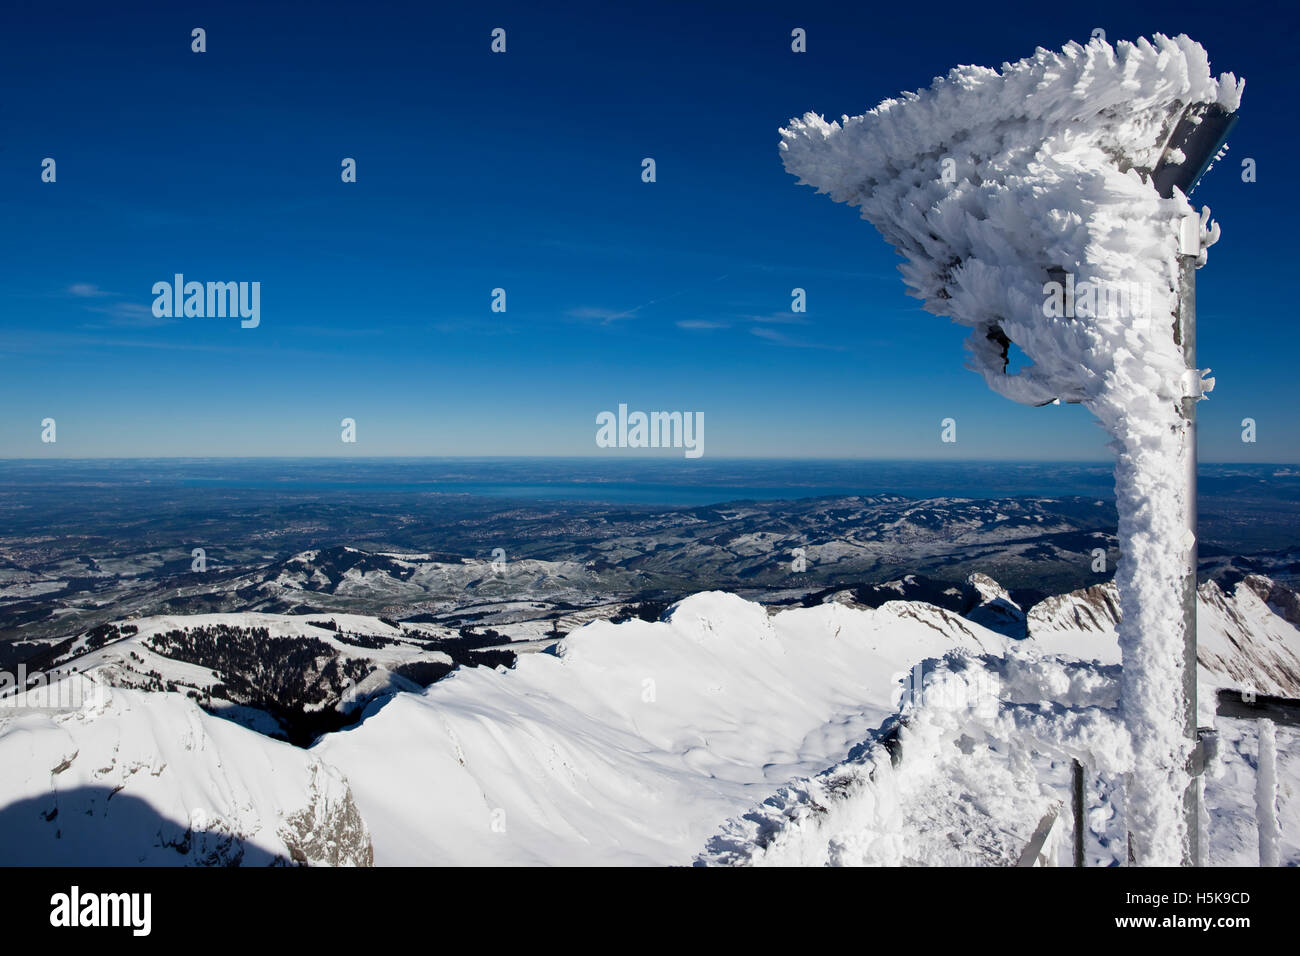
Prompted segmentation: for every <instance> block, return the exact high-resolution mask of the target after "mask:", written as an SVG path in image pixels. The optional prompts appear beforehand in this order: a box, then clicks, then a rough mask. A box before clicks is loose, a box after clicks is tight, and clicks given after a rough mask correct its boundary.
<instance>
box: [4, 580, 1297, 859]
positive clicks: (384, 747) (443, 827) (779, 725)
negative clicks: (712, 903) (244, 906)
mask: <svg viewBox="0 0 1300 956" xmlns="http://www.w3.org/2000/svg"><path fill="white" fill-rule="evenodd" d="M1248 582H1249V583H1247V582H1243V583H1242V584H1239V585H1238V586H1237V587H1236V588H1235V589H1234V591H1233V592H1232V594H1227V595H1225V594H1224V593H1223V592H1222V591H1219V590H1218V589H1217V588H1214V589H1213V590H1211V587H1210V586H1206V587H1205V588H1203V589H1202V605H1201V620H1202V640H1203V647H1205V648H1206V649H1207V652H1208V653H1207V656H1206V658H1205V659H1204V661H1203V663H1204V664H1205V665H1206V666H1205V667H1204V668H1203V669H1202V691H1201V693H1202V699H1211V698H1212V694H1213V690H1214V688H1215V687H1217V686H1231V687H1241V686H1243V685H1242V682H1241V680H1240V674H1241V672H1242V668H1257V669H1259V670H1260V671H1261V673H1266V674H1267V675H1268V676H1266V677H1262V678H1260V680H1261V681H1263V683H1257V684H1256V685H1255V687H1254V689H1257V690H1260V691H1265V692H1267V691H1274V692H1278V693H1284V694H1286V695H1288V696H1300V632H1298V631H1297V630H1296V628H1295V627H1294V626H1293V625H1292V624H1290V623H1289V622H1288V621H1287V620H1286V619H1284V618H1283V616H1282V615H1281V614H1280V613H1279V612H1278V611H1277V609H1276V608H1274V607H1273V606H1271V605H1270V604H1269V603H1268V602H1266V601H1265V600H1264V599H1263V598H1261V595H1268V594H1270V593H1272V592H1271V590H1270V588H1271V585H1270V583H1269V582H1267V581H1266V580H1265V579H1262V578H1255V579H1248ZM986 584H987V586H989V587H993V586H994V585H991V584H988V583H987V582H986ZM1107 591H1111V592H1112V593H1110V594H1109V596H1108V595H1107ZM1114 601H1115V599H1114V595H1113V589H1110V588H1109V587H1108V586H1102V587H1100V588H1090V589H1088V590H1086V591H1079V592H1075V593H1074V594H1071V595H1066V596H1063V597H1061V598H1056V599H1053V600H1052V601H1051V603H1050V604H1047V603H1046V602H1045V603H1044V604H1043V605H1039V606H1038V607H1036V608H1035V609H1034V610H1032V611H1031V613H1030V614H1029V616H1028V621H1029V637H1028V638H1027V639H1024V640H1016V639H1013V638H1009V637H1005V636H1003V635H1001V634H998V633H995V632H994V631H991V630H988V629H986V628H984V627H982V626H980V625H979V624H976V623H974V622H972V621H970V620H967V619H966V618H963V617H960V616H958V615H956V614H954V613H951V612H949V611H945V610H943V609H940V608H937V607H935V606H933V605H929V604H925V603H922V602H915V601H892V602H889V603H887V604H885V605H883V606H882V607H880V608H877V609H875V610H872V609H868V608H864V607H859V606H851V605H848V604H845V603H840V602H832V603H827V604H822V605H817V606H815V607H810V608H796V609H791V610H784V611H781V612H779V613H776V614H769V612H768V610H767V609H766V608H764V607H762V606H760V605H757V604H753V603H750V602H748V601H745V600H743V599H741V598H739V597H736V596H734V595H730V594H722V593H716V592H715V593H705V594H698V595H694V596H692V597H690V598H688V599H686V600H685V601H683V602H681V603H680V604H679V605H677V606H676V607H675V608H674V609H673V611H672V612H671V616H670V618H669V619H668V620H667V621H663V622H658V623H647V622H643V621H637V620H633V621H628V622H625V623H622V624H617V625H614V624H609V623H606V622H594V623H591V624H588V625H587V626H585V627H583V628H581V629H580V630H578V631H576V632H574V633H572V634H570V635H569V636H568V637H566V638H565V639H564V640H563V641H561V642H560V643H559V644H558V645H557V646H556V647H555V651H554V653H541V654H530V655H523V656H521V657H520V658H519V660H518V663H517V664H516V666H515V667H514V668H513V669H510V670H506V669H498V670H490V669H488V668H485V667H479V668H470V669H462V670H460V671H457V672H454V673H453V674H452V675H451V676H449V677H448V678H446V679H444V680H442V681H440V682H438V683H435V684H433V685H431V686H430V687H429V688H427V689H425V690H423V691H421V692H418V693H411V692H402V693H397V694H395V695H393V696H391V697H389V698H387V699H386V700H383V701H375V702H373V703H371V704H370V705H369V707H368V708H367V711H366V713H365V717H364V720H363V722H362V723H361V724H359V725H357V726H355V727H354V728H351V729H349V730H345V731H340V732H337V733H332V734H328V735H326V736H324V737H322V738H321V739H320V740H319V741H318V743H317V744H316V745H315V746H314V747H313V748H311V749H310V750H307V751H303V750H300V749H296V748H294V747H291V746H289V745H287V744H282V743H279V742H276V741H273V740H269V739H267V738H265V737H263V736H261V735H259V734H257V733H254V732H253V731H251V730H248V729H246V728H244V727H242V726H238V725H237V724H235V723H233V722H230V721H226V720H221V719H218V718H215V717H212V716H209V715H207V714H204V713H203V712H202V710H201V709H200V708H199V707H198V706H197V704H196V703H195V702H194V701H193V700H191V699H189V698H187V697H184V696H182V695H180V694H175V693H162V692H143V691H138V690H130V689H123V688H115V687H109V688H107V689H106V690H105V694H106V695H107V696H106V699H105V700H102V701H99V702H93V703H92V704H91V705H90V706H87V707H86V708H84V709H83V710H82V711H81V712H79V713H65V714H30V713H29V714H25V715H18V714H13V715H11V714H9V712H8V711H6V710H5V709H3V708H0V761H2V762H3V763H2V764H0V765H3V766H5V767H7V768H15V769H11V770H7V771H6V773H5V775H4V776H3V778H0V828H2V831H3V833H4V834H5V836H6V839H5V840H4V841H0V848H2V849H0V862H41V861H43V862H116V863H136V862H146V863H174V864H197V863H204V862H228V861H230V860H232V859H234V858H240V859H242V860H243V862H245V863H255V862H276V861H282V862H288V861H298V862H301V861H302V860H306V861H307V862H309V863H313V864H318V863H325V864H338V863H364V862H367V861H369V860H370V859H371V849H372V846H373V862H375V863H376V864H380V865H395V864H464V865H486V864H683V865H684V864H689V863H691V862H693V861H695V860H697V859H698V860H699V861H700V862H708V863H795V862H802V863H814V862H821V863H907V864H912V863H925V864H942V863H980V864H1005V863H1011V862H1015V860H1016V859H1017V856H1018V854H1019V853H1020V852H1021V851H1022V850H1023V848H1024V846H1025V844H1026V843H1027V842H1028V839H1029V836H1030V834H1031V833H1032V832H1033V830H1034V827H1035V825H1036V824H1037V822H1038V821H1039V820H1040V819H1041V818H1042V816H1043V813H1044V812H1045V810H1046V808H1047V807H1049V806H1051V805H1053V804H1054V803H1055V802H1058V801H1060V800H1063V799H1066V798H1065V794H1066V792H1067V791H1066V790H1065V781H1066V777H1065V774H1066V772H1067V766H1068V763H1067V761H1066V760H1065V756H1066V755H1071V754H1083V755H1084V756H1085V759H1086V762H1087V763H1088V766H1089V768H1090V779H1089V787H1088V792H1089V800H1090V802H1089V813H1088V821H1089V827H1090V835H1089V843H1088V859H1089V862H1090V863H1093V864H1097V863H1111V862H1115V860H1116V859H1117V858H1118V854H1119V850H1118V846H1119V844H1120V842H1121V841H1122V833H1123V829H1124V799H1123V788H1122V786H1120V783H1119V780H1120V775H1119V773H1118V768H1122V767H1123V766H1124V765H1125V762H1126V760H1127V758H1128V751H1127V736H1126V735H1125V734H1122V733H1120V732H1119V727H1120V725H1119V724H1118V716H1117V712H1116V711H1115V709H1114V705H1115V701H1116V699H1117V688H1116V681H1115V671H1116V668H1115V666H1114V664H1103V663H1096V662H1093V660H1092V659H1093V658H1096V659H1097V661H1114V660H1116V659H1117V658H1118V654H1119V652H1118V641H1117V638H1116V632H1115V616H1114V614H1113V613H1108V612H1107V611H1106V608H1108V607H1113V605H1114ZM168 623H183V619H177V620H176V621H174V622H168ZM348 623H349V625H350V626H353V627H356V628H358V629H363V628H365V627H367V626H368V625H367V624H365V622H361V621H349V622H348ZM159 626H162V624H161V622H160V624H159ZM373 626H375V627H380V626H383V625H382V624H381V623H380V622H377V621H376V622H373ZM278 627H280V628H283V629H286V630H291V629H292V625H290V624H289V623H283V624H281V625H278ZM110 646H112V645H110ZM1069 647H1076V648H1081V649H1082V650H1081V651H1080V652H1077V653H1073V654H1071V653H1069V652H1068V651H1067V653H1062V651H1063V650H1065V649H1067V648H1069ZM921 662H927V663H925V664H924V665H923V674H924V682H923V683H924V687H923V704H924V706H921V707H919V708H917V707H913V708H911V709H912V710H913V711H919V713H914V714H913V715H912V717H911V724H910V725H909V727H910V729H909V730H908V731H907V734H906V737H905V740H904V744H905V746H904V751H903V752H904V760H903V762H902V763H901V764H900V767H899V769H898V771H897V772H896V773H895V772H894V771H893V768H892V767H890V764H889V761H888V759H887V758H886V759H885V760H884V761H883V766H885V767H890V769H889V770H887V771H884V773H885V774H886V776H885V777H883V778H881V779H883V780H884V781H885V782H883V783H882V782H880V780H877V781H872V780H871V779H870V777H871V769H872V767H873V766H875V765H876V764H879V763H881V761H880V760H879V754H880V751H879V749H878V741H877V735H876V733H875V731H876V730H877V729H878V728H880V727H881V726H882V725H883V724H885V723H886V722H887V721H889V720H890V719H891V718H892V717H893V715H895V714H896V713H897V712H898V711H899V710H900V707H904V709H906V708H907V705H909V703H911V701H910V699H909V698H905V697H904V695H905V694H906V693H907V692H908V682H909V679H910V678H911V677H912V675H913V674H914V673H915V672H914V670H913V668H914V666H915V665H917V664H919V663H921ZM105 663H107V661H105ZM111 673H112V670H111V669H104V670H102V671H98V672H92V674H91V675H89V676H88V675H84V674H83V675H78V676H77V677H75V678H70V679H69V680H78V681H86V682H89V681H92V680H95V679H96V678H97V677H99V678H103V677H107V676H109V675H111ZM989 675H992V677H990V676H989ZM994 678H995V680H994ZM981 681H983V682H984V683H981ZM55 686H56V687H57V686H59V685H55ZM981 687H984V688H986V689H996V695H990V694H983V695H977V694H972V693H970V690H971V689H976V690H978V689H980V688H981ZM945 688H947V690H945ZM51 692H52V691H51ZM993 696H997V697H1000V698H1001V700H1002V702H1003V703H992V702H991V701H992V697H993ZM945 700H948V701H956V703H955V704H949V705H947V706H935V705H936V704H937V705H942V704H943V702H944V701H945ZM1016 702H1019V703H1018V706H1015V707H1013V708H1012V709H1010V710H1009V709H1007V707H1005V706H1004V704H1016ZM1049 702H1050V703H1049ZM975 704H978V706H974V705H975ZM968 705H969V706H968ZM1011 721H1013V722H1014V729H1013V723H1009V722H1011ZM1216 723H1217V725H1218V726H1219V727H1220V728H1221V729H1222V730H1223V731H1224V737H1225V744H1224V748H1223V749H1224V754H1223V758H1222V759H1221V760H1220V761H1219V767H1218V769H1216V770H1215V771H1214V772H1215V773H1217V774H1218V776H1212V777H1211V778H1210V779H1209V780H1207V784H1206V787H1207V799H1206V803H1207V806H1208V808H1209V811H1210V816H1211V820H1210V824H1209V827H1210V862H1211V863H1223V862H1239V863H1253V862H1255V861H1256V860H1257V859H1258V846H1257V843H1258V841H1257V831H1256V825H1255V818H1254V793H1255V789H1256V782H1257V774H1256V773H1255V769H1254V761H1255V755H1256V750H1255V747H1256V746H1257V745H1256V742H1255V736H1254V735H1255V732H1256V731H1255V728H1254V727H1252V726H1251V725H1250V722H1247V721H1222V720H1220V721H1217V722H1216ZM1008 741H1012V742H1014V746H1010V745H1009V744H1008ZM1031 742H1032V746H1033V748H1034V749H1036V750H1038V751H1040V755H1039V756H1037V757H1034V758H1032V759H1030V758H1029V748H1030V746H1031ZM1277 743H1278V746H1277V751H1278V757H1277V762H1276V780H1277V784H1276V786H1277V791H1278V798H1277V803H1278V814H1277V816H1278V821H1279V827H1280V830H1281V844H1280V852H1281V860H1282V862H1284V863H1292V864H1295V863H1300V802H1297V796H1298V795H1300V740H1297V739H1296V735H1295V733H1294V732H1293V731H1291V730H1288V729H1286V728H1278V729H1277ZM846 761H847V762H846ZM837 765H838V766H837ZM827 768H832V769H830V770H829V771H827ZM824 771H825V772H824ZM850 778H851V779H852V780H856V781H857V783H856V784H854V787H856V789H853V791H852V793H848V797H851V798H855V799H841V798H842V797H844V796H845V793H846V788H847V784H845V785H844V786H840V785H838V784H836V781H837V780H841V779H844V780H849V779H850ZM890 781H892V783H891V782H890ZM867 783H870V784H871V786H870V787H868V786H866V784H867ZM783 788H784V789H783ZM774 795H775V796H774ZM769 798H772V800H773V802H771V803H768V804H766V805H765V804H764V801H768V800H769ZM868 798H869V799H870V801H874V802H867V801H868ZM1067 806H1068V804H1067ZM818 807H820V808H824V809H825V810H826V811H828V812H827V813H822V812H821V811H819V810H818V809H817V808H818ZM87 811H89V815H88V813H87ZM805 817H807V818H808V819H805ZM823 817H825V818H826V819H828V820H830V823H829V824H828V823H824V822H822V819H823ZM1066 817H1067V818H1068V813H1067V814H1066ZM747 818H748V819H747ZM801 821H802V822H801ZM751 824H752V828H751ZM1067 830H1068V821H1067V820H1064V819H1063V820H1062V821H1060V822H1058V825H1057V826H1056V827H1054V829H1053V831H1052V834H1051V837H1050V840H1049V843H1048V845H1047V847H1046V848H1045V853H1046V854H1048V855H1049V856H1050V855H1051V854H1052V853H1053V851H1058V852H1060V853H1066V854H1068V846H1067V844H1068V840H1066V841H1064V842H1062V834H1063V833H1064V832H1066V831H1067ZM786 831H789V833H788V834H787V835H785V836H782V837H781V838H780V839H779V840H775V842H774V840H773V838H772V835H773V834H776V833H783V834H785V833H786ZM846 834H848V836H846ZM849 836H851V837H852V838H851V839H850V838H849ZM372 841H373V842H372ZM769 847H775V848H774V849H769Z"/></svg>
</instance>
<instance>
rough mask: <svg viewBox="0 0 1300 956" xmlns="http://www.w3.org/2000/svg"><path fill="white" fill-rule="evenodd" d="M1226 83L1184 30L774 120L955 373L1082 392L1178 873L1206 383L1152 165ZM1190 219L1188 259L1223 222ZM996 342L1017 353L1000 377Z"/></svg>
mask: <svg viewBox="0 0 1300 956" xmlns="http://www.w3.org/2000/svg"><path fill="white" fill-rule="evenodd" d="M1242 88H1243V83H1242V82H1241V81H1239V80H1238V79H1237V78H1236V77H1234V76H1233V75H1232V74H1224V75H1222V76H1220V77H1219V78H1218V79H1217V80H1216V79H1215V78H1213V77H1212V76H1211V74H1210V70H1209V61H1208V58H1207V56H1206V53H1205V50H1204V49H1203V48H1202V47H1201V46H1200V45H1199V44H1197V43H1195V42H1193V41H1192V40H1190V39H1189V38H1187V37H1185V36H1179V37H1176V38H1174V39H1170V38H1168V37H1165V36H1161V35H1157V36H1155V37H1154V38H1153V39H1152V40H1151V41H1147V40H1145V39H1142V40H1139V41H1137V42H1135V43H1126V42H1121V43H1118V44H1116V45H1115V46H1114V47H1112V46H1111V45H1110V44H1108V43H1106V42H1105V41H1103V40H1093V41H1092V42H1090V43H1089V44H1088V45H1087V46H1080V45H1079V44H1076V43H1071V44H1069V45H1067V46H1066V47H1065V48H1064V49H1063V50H1062V51H1061V52H1060V53H1055V52H1051V51H1048V50H1045V49H1041V48H1040V49H1039V50H1037V51H1036V52H1035V53H1034V55H1033V56H1032V57H1028V58H1026V59H1024V60H1021V61H1019V62H1017V63H1014V64H1003V66H1002V68H1001V69H1000V70H993V69H988V68H984V67H975V66H963V67H958V68H956V69H954V70H952V71H951V72H949V73H948V75H947V76H946V77H940V78H937V79H936V80H935V81H934V83H933V85H932V86H931V87H930V88H929V89H926V90H923V91H920V92H918V93H907V94H903V95H902V96H900V97H899V98H897V99H890V100H886V101H885V102H883V103H881V104H880V105H879V106H877V107H876V108H875V109H873V110H871V111H869V112H867V113H865V114H863V115H861V116H853V117H848V116H846V117H842V118H841V120H840V121H839V122H829V123H828V122H827V121H826V120H825V119H824V118H823V117H821V116H818V115H816V114H814V113H808V114H806V115H805V116H804V117H803V118H802V119H794V120H791V121H790V123H789V125H788V126H787V128H785V129H783V130H781V136H782V142H781V151H782V158H783V161H784V163H785V167H786V169H787V170H788V171H789V172H791V173H792V174H794V175H795V176H797V177H798V178H799V181H800V182H801V183H803V184H806V185H811V186H814V187H816V189H817V191H818V192H823V193H827V194H829V195H830V197H831V198H832V199H834V200H835V201H837V202H844V203H848V204H850V205H853V206H857V207H858V208H860V209H861V211H862V216H863V218H864V219H866V220H868V221H869V222H870V223H871V224H872V225H874V226H875V227H876V228H877V229H878V230H879V231H880V232H881V234H882V235H883V236H884V238H885V239H886V240H887V241H888V242H889V243H890V244H891V245H893V246H894V248H895V249H896V250H897V251H898V252H899V253H900V255H902V257H903V259H904V262H903V264H902V265H901V266H900V267H899V270H900V272H902V274H903V279H904V281H905V283H906V284H907V286H908V288H909V292H910V294H912V295H915V296H916V297H918V298H920V299H921V300H922V301H923V302H924V307H925V308H926V310H928V311H930V312H932V313H934V314H936V315H946V316H949V317H951V318H952V319H953V320H954V321H956V322H959V323H961V324H962V325H966V326H969V327H970V328H971V329H972V332H971V335H970V337H969V339H968V343H967V344H968V348H969V352H970V362H969V365H970V367H971V368H972V369H974V370H975V371H978V372H980V373H981V374H982V375H983V376H984V379H985V381H986V382H987V383H988V384H989V386H990V387H992V388H993V389H994V390H995V391H997V392H999V393H1000V394H1002V395H1005V396H1006V397H1008V398H1011V399H1014V400H1015V401H1019V402H1024V403H1028V404H1035V405H1037V404H1045V403H1047V402H1052V401H1056V400H1064V401H1072V402H1080V403H1082V404H1083V405H1085V406H1086V407H1087V408H1088V409H1090V410H1091V411H1092V412H1093V413H1094V414H1095V415H1096V416H1097V418H1098V419H1099V421H1100V422H1101V424H1102V426H1103V427H1104V428H1105V429H1106V430H1107V432H1108V433H1109V434H1110V435H1111V436H1112V437H1113V438H1114V439H1115V440H1114V442H1113V443H1112V447H1113V448H1114V449H1115V452H1116V455H1117V465H1116V470H1115V477H1116V494H1117V499H1118V510H1119V516H1120V520H1119V536H1120V547H1121V552H1122V554H1123V560H1122V561H1121V563H1120V565H1119V567H1118V568H1117V571H1116V579H1117V582H1118V584H1119V588H1120V596H1121V606H1122V610H1123V624H1122V626H1121V629H1120V644H1121V648H1122V651H1123V662H1124V678H1123V699H1124V707H1125V711H1126V714H1127V720H1128V725H1129V729H1130V732H1131V733H1132V735H1133V746H1134V752H1135V773H1134V775H1133V785H1132V787H1131V789H1130V794H1129V799H1130V806H1129V814H1130V819H1131V820H1132V821H1133V822H1134V823H1135V827H1134V829H1135V830H1136V831H1137V832H1139V833H1142V834H1145V835H1146V837H1147V840H1148V842H1149V844H1150V845H1149V846H1148V847H1146V848H1145V850H1144V853H1143V862H1149V863H1157V864H1158V863H1176V862H1178V860H1179V858H1180V855H1181V849H1180V848H1181V846H1182V844H1183V842H1184V841H1185V839H1186V832H1185V827H1184V824H1183V819H1182V812H1181V801H1182V787H1183V784H1184V779H1185V777H1184V769H1183V768H1184V767H1185V764H1186V757H1187V747H1188V743H1187V741H1186V740H1185V738H1184V736H1183V730H1182V726H1181V722H1180V720H1181V713H1182V711H1181V706H1182V705H1181V701H1182V686H1181V681H1182V673H1181V659H1182V635H1181V630H1180V622H1181V620H1182V592H1181V578H1182V568H1183V565H1184V563H1185V561H1186V558H1187V545H1186V543H1185V542H1183V531H1184V521H1185V515H1186V510H1185V509H1186V507H1187V502H1186V500H1185V487H1186V485H1185V480H1184V476H1185V474H1186V470H1187V461H1188V457H1187V456H1188V455H1189V454H1190V451H1191V444H1190V441H1189V437H1190V435H1189V431H1188V428H1187V426H1186V423H1185V422H1184V420H1183V418H1182V416H1181V415H1180V405H1181V402H1182V399H1183V398H1184V396H1186V395H1189V394H1199V393H1200V391H1202V390H1208V386H1209V385H1210V384H1211V383H1210V382H1206V383H1203V384H1201V383H1200V382H1199V379H1200V378H1201V376H1200V374H1199V373H1195V374H1193V375H1190V376H1189V375H1188V373H1187V370H1186V368H1185V367H1184V358H1183V352H1182V347H1181V345H1180V344H1179V343H1178V342H1177V341H1176V339H1175V332H1174V327H1175V317H1176V313H1177V302H1178V277H1179V262H1178V255H1179V243H1178V232H1179V223H1180V222H1181V221H1182V220H1183V219H1184V218H1185V217H1188V216H1193V215H1195V213H1194V211H1193V209H1192V207H1191V205H1190V203H1189V202H1188V201H1187V199H1186V197H1185V196H1183V195H1182V193H1181V192H1178V191H1177V190H1176V189H1175V190H1174V194H1173V196H1172V198H1168V199H1166V198H1162V197H1161V196H1160V194H1159V193H1158V192H1157V190H1156V188H1155V187H1154V186H1153V185H1152V183H1151V172H1152V171H1153V170H1154V168H1155V167H1156V165H1157V163H1158V162H1160V161H1161V159H1162V157H1163V160H1164V162H1165V163H1166V164H1169V163H1173V162H1175V161H1185V158H1184V157H1181V155H1179V154H1175V153H1174V152H1173V151H1170V152H1169V153H1168V154H1166V152H1165V149H1166V144H1167V143H1168V140H1169V137H1170V134H1171V133H1172V130H1173V128H1174V125H1175V124H1176V123H1177V121H1178V119H1179V118H1180V117H1181V116H1182V115H1183V112H1184V110H1185V109H1186V107H1188V106H1189V105H1191V104H1198V103H1199V104H1217V105H1218V106H1219V107H1222V108H1223V109H1224V110H1226V111H1229V112H1231V111H1235V110H1236V109H1237V107H1238V105H1239V102H1240V98H1241V92H1242ZM1199 218H1200V228H1199V232H1200V244H1201V250H1200V255H1199V257H1198V264H1203V263H1204V260H1205V253H1204V250H1205V248H1206V247H1208V246H1209V245H1210V244H1212V243H1213V242H1214V241H1215V240H1216V239H1217V238H1218V228H1217V226H1215V225H1213V224H1211V223H1210V222H1209V212H1208V210H1206V211H1205V212H1204V213H1203V214H1202V215H1201V216H1200V217H1199ZM1054 282H1055V283H1058V285H1056V286H1053V285H1052V283H1054ZM1062 288H1068V289H1069V290H1070V295H1069V296H1068V297H1063V296H1062V295H1061V294H1060V292H1061V290H1062ZM1062 298H1065V299H1066V301H1065V302H1064V303H1063V302H1062V301H1061V300H1062ZM1063 304H1064V305H1065V306H1066V307H1065V308H1061V306H1062V305H1063ZM1012 343H1013V344H1014V345H1015V346H1017V347H1019V349H1020V350H1021V351H1022V352H1023V353H1024V355H1025V356H1026V357H1027V358H1028V360H1029V363H1028V364H1026V365H1025V366H1024V367H1023V368H1020V369H1019V370H1018V371H1017V372H1016V373H1015V374H1008V373H1007V365H1008V348H1009V345H1010V344H1012Z"/></svg>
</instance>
